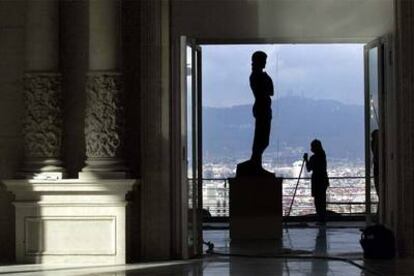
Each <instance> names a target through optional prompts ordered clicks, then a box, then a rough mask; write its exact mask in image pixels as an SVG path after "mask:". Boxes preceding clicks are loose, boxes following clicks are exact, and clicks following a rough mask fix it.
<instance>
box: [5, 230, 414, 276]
mask: <svg viewBox="0 0 414 276" xmlns="http://www.w3.org/2000/svg"><path fill="white" fill-rule="evenodd" d="M359 238H360V232H359V229H358V228H357V227H329V226H328V227H315V226H313V227H289V228H285V229H284V231H283V238H282V240H279V241H243V242H242V241H230V238H229V232H228V230H208V231H204V239H205V240H206V241H211V242H213V243H214V245H215V248H214V251H215V252H217V253H219V254H220V255H214V254H213V255H205V256H204V257H203V258H202V259H196V260H189V261H173V262H159V263H156V262H152V263H139V264H130V265H125V266H108V267H95V268H84V269H80V268H78V269H64V270H59V271H56V270H47V269H45V268H44V267H40V268H39V269H38V270H37V271H36V270H33V269H32V270H30V272H29V271H28V272H27V273H25V272H24V271H20V272H19V273H18V275H107V276H109V275H116V276H121V275H122V276H123V275H128V276H130V275H185V276H190V275H191V276H198V275H203V276H205V275H214V276H217V275H219V276H236V275H237V276H240V275H241V276H244V275H249V276H252V275H253V276H259V275H318V276H325V275H365V276H366V275H381V274H375V273H374V274H371V273H369V272H367V271H363V270H362V269H361V268H358V267H357V266H355V265H352V264H350V263H347V262H343V261H338V260H327V259H318V258H321V257H326V256H337V257H343V258H350V259H352V260H356V261H357V262H359V263H360V264H364V262H363V261H362V249H361V247H360V245H359ZM205 249H207V247H206V248H205ZM301 256H302V257H301ZM380 265H381V264H379V263H377V266H380ZM382 265H383V264H382ZM381 270H382V271H393V272H395V270H393V269H391V268H390V266H388V267H385V268H384V267H383V268H382V269H380V271H381ZM0 274H5V272H4V271H0ZM383 275H386V274H383ZM388 275H392V274H388ZM407 275H413V274H407Z"/></svg>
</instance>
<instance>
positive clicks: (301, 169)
mask: <svg viewBox="0 0 414 276" xmlns="http://www.w3.org/2000/svg"><path fill="white" fill-rule="evenodd" d="M304 165H305V159H303V161H302V166H301V167H300V172H299V176H298V182H297V183H296V187H295V191H294V192H293V198H292V202H291V203H290V206H289V211H288V213H287V217H289V216H290V212H291V211H292V205H293V202H294V201H295V196H296V191H297V190H298V186H299V181H300V177H301V175H302V171H303V166H304Z"/></svg>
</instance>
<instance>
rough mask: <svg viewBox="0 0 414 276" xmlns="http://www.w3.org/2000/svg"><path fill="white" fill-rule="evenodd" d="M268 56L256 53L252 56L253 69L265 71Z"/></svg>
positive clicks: (260, 52) (259, 52)
mask: <svg viewBox="0 0 414 276" xmlns="http://www.w3.org/2000/svg"><path fill="white" fill-rule="evenodd" d="M266 59H267V55H266V53H265V52H262V51H256V52H254V53H253V55H252V67H253V69H263V68H265V66H266Z"/></svg>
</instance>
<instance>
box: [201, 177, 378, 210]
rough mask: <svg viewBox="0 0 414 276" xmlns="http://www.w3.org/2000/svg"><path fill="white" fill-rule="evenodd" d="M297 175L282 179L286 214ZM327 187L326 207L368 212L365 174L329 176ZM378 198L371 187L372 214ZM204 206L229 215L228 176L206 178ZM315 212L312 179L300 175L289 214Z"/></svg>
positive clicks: (204, 179) (206, 208)
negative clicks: (362, 175)
mask: <svg viewBox="0 0 414 276" xmlns="http://www.w3.org/2000/svg"><path fill="white" fill-rule="evenodd" d="M297 181H298V178H294V177H286V178H283V186H282V203H283V215H284V216H286V215H287V213H288V210H289V206H290V204H291V201H292V198H293V193H294V189H295V187H296V184H297ZM329 182H330V186H329V188H328V190H327V194H326V201H327V210H328V211H333V212H335V213H338V214H341V215H356V214H365V213H366V204H365V177H361V176H356V177H330V178H329ZM377 203H378V198H377V195H376V193H375V188H374V187H373V184H372V188H371V213H375V212H376V206H377ZM203 209H205V210H208V211H209V212H210V214H211V216H212V217H228V216H229V184H228V180H227V178H203ZM314 213H315V207H314V201H313V197H312V196H311V184H310V178H301V179H300V181H299V185H298V188H297V191H296V196H295V200H294V202H293V206H292V210H291V212H290V216H304V215H310V214H314Z"/></svg>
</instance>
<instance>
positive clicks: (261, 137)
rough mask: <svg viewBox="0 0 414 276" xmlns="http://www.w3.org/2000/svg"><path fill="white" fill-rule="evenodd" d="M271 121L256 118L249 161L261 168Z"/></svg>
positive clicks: (267, 143)
mask: <svg viewBox="0 0 414 276" xmlns="http://www.w3.org/2000/svg"><path fill="white" fill-rule="evenodd" d="M270 125H271V119H263V118H256V126H255V131H254V139H253V150H252V157H251V160H252V162H253V163H254V164H256V165H257V166H259V167H262V155H263V152H264V151H265V149H266V148H267V146H268V145H269V136H270Z"/></svg>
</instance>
